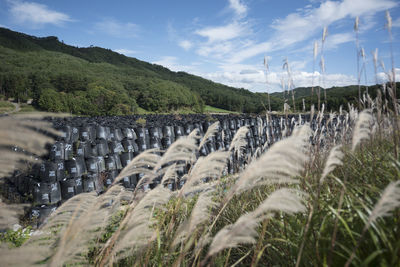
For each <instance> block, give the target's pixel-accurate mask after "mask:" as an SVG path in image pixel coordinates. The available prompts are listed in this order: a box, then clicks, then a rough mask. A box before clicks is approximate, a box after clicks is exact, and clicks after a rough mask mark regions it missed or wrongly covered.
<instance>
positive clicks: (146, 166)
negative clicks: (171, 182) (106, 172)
mask: <svg viewBox="0 0 400 267" xmlns="http://www.w3.org/2000/svg"><path fill="white" fill-rule="evenodd" d="M158 151H159V150H158V149H148V150H146V151H143V152H142V153H140V154H139V155H138V156H136V157H135V158H134V159H133V160H132V161H131V162H129V164H128V165H127V166H126V167H125V168H124V169H122V171H121V172H120V173H119V175H118V176H117V178H115V181H114V183H113V184H116V183H118V182H119V181H120V180H122V179H123V178H124V177H126V176H131V175H133V174H139V173H143V174H145V175H146V174H152V173H153V170H154V169H155V166H156V165H157V164H158V162H159V161H160V156H159V155H157V154H156V153H157V152H158Z"/></svg>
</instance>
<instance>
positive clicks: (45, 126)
mask: <svg viewBox="0 0 400 267" xmlns="http://www.w3.org/2000/svg"><path fill="white" fill-rule="evenodd" d="M53 115H54V114H52V113H41V114H36V113H34V114H27V115H25V114H24V115H10V116H3V117H0V177H4V176H7V175H10V174H11V172H12V171H13V170H15V169H23V168H24V167H26V164H25V163H24V162H32V161H34V160H35V159H36V158H37V157H39V156H41V155H43V154H45V153H47V152H48V151H47V150H46V149H45V145H46V144H47V143H51V142H52V141H53V138H52V137H51V135H59V132H57V131H56V130H54V129H53V128H52V125H51V123H50V122H46V121H43V118H44V117H46V116H53ZM58 116H60V115H58ZM11 147H13V148H14V147H15V148H17V149H14V150H12V149H11Z"/></svg>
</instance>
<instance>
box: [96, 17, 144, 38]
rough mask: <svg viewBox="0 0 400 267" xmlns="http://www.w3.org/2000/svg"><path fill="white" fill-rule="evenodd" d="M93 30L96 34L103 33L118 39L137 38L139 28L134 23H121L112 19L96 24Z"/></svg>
mask: <svg viewBox="0 0 400 267" xmlns="http://www.w3.org/2000/svg"><path fill="white" fill-rule="evenodd" d="M95 28H96V30H97V31H98V32H103V33H105V34H108V35H111V36H114V37H118V38H132V37H137V35H138V33H139V29H140V27H139V26H138V25H136V24H134V23H131V22H127V23H123V22H119V21H117V20H115V19H112V18H107V19H103V20H102V21H99V22H97V23H96V24H95Z"/></svg>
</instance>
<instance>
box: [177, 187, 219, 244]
mask: <svg viewBox="0 0 400 267" xmlns="http://www.w3.org/2000/svg"><path fill="white" fill-rule="evenodd" d="M211 192H212V191H206V192H202V193H200V195H199V198H198V199H197V202H196V205H195V206H194V207H193V210H192V213H191V215H190V219H189V220H188V221H187V222H186V223H183V224H182V226H181V227H180V229H178V231H177V234H176V235H175V238H174V242H173V243H172V244H173V246H175V245H177V244H178V243H180V242H182V241H184V240H185V239H186V238H187V237H188V236H189V235H191V234H193V233H194V231H195V230H196V228H197V226H198V225H200V224H203V223H205V222H207V221H208V220H209V219H210V218H211V214H210V212H211V210H212V209H213V208H215V207H216V206H217V203H216V202H214V201H213V200H212V198H213V196H212V194H211Z"/></svg>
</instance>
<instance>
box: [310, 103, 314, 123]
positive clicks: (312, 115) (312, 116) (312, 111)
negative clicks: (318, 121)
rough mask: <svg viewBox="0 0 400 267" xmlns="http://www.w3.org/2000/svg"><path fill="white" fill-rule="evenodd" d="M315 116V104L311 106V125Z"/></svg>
mask: <svg viewBox="0 0 400 267" xmlns="http://www.w3.org/2000/svg"><path fill="white" fill-rule="evenodd" d="M314 114H315V106H314V104H312V105H311V110H310V123H311V122H312V121H313V119H314Z"/></svg>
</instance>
